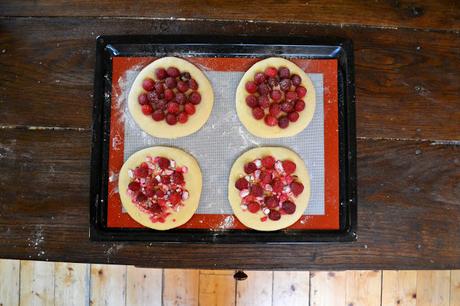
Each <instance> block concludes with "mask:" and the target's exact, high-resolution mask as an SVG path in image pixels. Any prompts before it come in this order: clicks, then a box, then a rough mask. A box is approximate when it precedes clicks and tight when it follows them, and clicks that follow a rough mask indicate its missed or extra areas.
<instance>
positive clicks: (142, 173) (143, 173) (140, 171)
mask: <svg viewBox="0 0 460 306" xmlns="http://www.w3.org/2000/svg"><path fill="white" fill-rule="evenodd" d="M148 175H149V169H148V168H144V167H137V168H136V169H135V170H134V176H136V177H139V178H146V177H147V176H148Z"/></svg>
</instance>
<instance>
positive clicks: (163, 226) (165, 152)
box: [118, 146, 202, 230]
mask: <svg viewBox="0 0 460 306" xmlns="http://www.w3.org/2000/svg"><path fill="white" fill-rule="evenodd" d="M147 156H152V157H155V156H164V157H167V158H169V159H174V160H175V161H176V162H177V164H178V165H180V166H181V165H184V166H187V167H188V172H187V173H184V179H185V182H186V185H185V188H186V189H187V190H188V192H189V194H190V197H189V198H188V199H187V200H186V201H184V204H185V206H184V207H182V208H181V210H179V212H175V211H174V212H172V213H171V215H169V216H168V217H167V218H166V220H165V222H164V223H159V222H156V223H153V222H152V221H150V219H149V215H148V214H147V213H144V212H142V211H140V210H139V208H137V206H136V205H135V204H134V203H133V202H132V201H131V198H130V197H129V195H128V192H127V189H128V184H129V182H130V178H129V176H128V170H129V169H133V168H134V167H136V166H138V165H139V164H140V163H142V162H144V161H145V158H146V157H147ZM118 177H119V179H118V190H119V194H120V199H121V203H122V205H123V207H124V208H125V210H126V211H127V212H128V214H129V215H130V216H131V218H133V219H134V220H136V221H137V222H138V223H140V224H142V225H143V226H146V227H149V228H152V229H156V230H168V229H171V228H175V227H178V226H181V225H183V224H184V223H186V222H187V221H188V220H190V218H192V216H193V214H194V213H195V211H196V210H197V208H198V204H199V202H200V196H201V189H202V175H201V170H200V167H199V165H198V162H197V161H196V159H195V158H194V157H193V156H192V155H190V154H188V153H186V152H184V151H182V150H180V149H176V148H172V147H161V146H157V147H150V148H146V149H143V150H140V151H137V152H136V153H134V154H133V155H131V156H130V157H129V158H128V159H127V160H126V162H125V163H124V164H123V166H122V167H121V170H120V174H119V176H118ZM173 219H176V222H172V220H173Z"/></svg>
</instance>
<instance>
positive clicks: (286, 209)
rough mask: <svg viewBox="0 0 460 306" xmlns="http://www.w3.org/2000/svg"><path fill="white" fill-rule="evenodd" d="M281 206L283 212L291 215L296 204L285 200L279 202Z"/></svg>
mask: <svg viewBox="0 0 460 306" xmlns="http://www.w3.org/2000/svg"><path fill="white" fill-rule="evenodd" d="M281 208H283V210H284V212H285V213H287V214H288V215H292V214H293V213H295V209H296V205H295V204H294V203H292V202H291V201H286V202H284V203H283V204H281Z"/></svg>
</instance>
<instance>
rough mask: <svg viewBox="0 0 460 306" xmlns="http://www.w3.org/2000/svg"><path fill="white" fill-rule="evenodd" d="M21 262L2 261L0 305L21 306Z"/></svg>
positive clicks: (0, 267) (0, 266) (0, 270)
mask: <svg viewBox="0 0 460 306" xmlns="http://www.w3.org/2000/svg"><path fill="white" fill-rule="evenodd" d="M19 265H20V262H19V260H8V259H3V260H0V305H4V306H7V305H11V306H17V305H19V271H20V270H19V269H20V267H19Z"/></svg>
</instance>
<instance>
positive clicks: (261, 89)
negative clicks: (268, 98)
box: [257, 83, 270, 96]
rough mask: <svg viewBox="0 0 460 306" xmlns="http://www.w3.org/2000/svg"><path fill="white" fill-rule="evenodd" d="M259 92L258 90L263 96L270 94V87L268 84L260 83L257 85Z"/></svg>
mask: <svg viewBox="0 0 460 306" xmlns="http://www.w3.org/2000/svg"><path fill="white" fill-rule="evenodd" d="M257 92H258V93H259V94H260V95H261V96H265V95H268V94H269V93H270V88H269V87H268V85H267V84H265V83H262V84H260V85H259V86H258V87H257Z"/></svg>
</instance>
